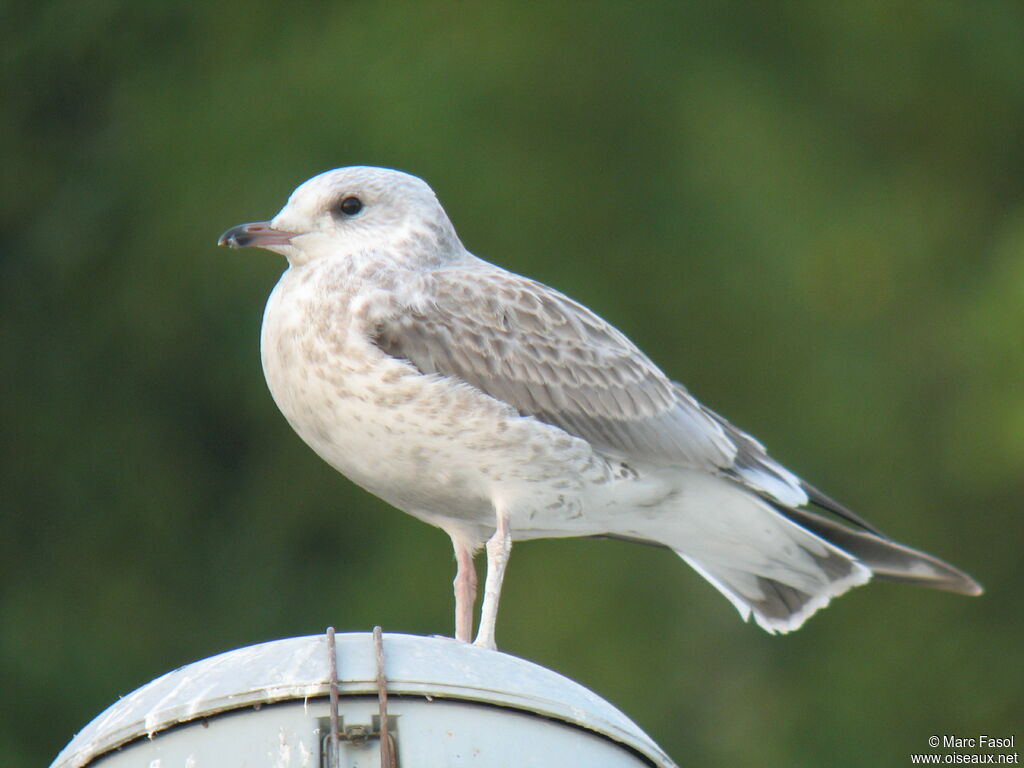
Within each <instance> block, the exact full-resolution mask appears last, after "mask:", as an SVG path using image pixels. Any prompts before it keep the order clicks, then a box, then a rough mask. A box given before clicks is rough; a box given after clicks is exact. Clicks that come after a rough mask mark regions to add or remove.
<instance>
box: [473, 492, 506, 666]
mask: <svg viewBox="0 0 1024 768" xmlns="http://www.w3.org/2000/svg"><path fill="white" fill-rule="evenodd" d="M511 552H512V535H511V534H510V533H509V530H508V518H507V517H505V516H504V515H503V514H502V513H501V512H498V527H497V529H496V530H495V531H494V535H493V536H491V538H489V539H488V540H487V581H485V582H484V604H483V607H481V609H480V629H479V631H478V632H477V635H476V640H475V641H474V642H473V645H479V646H481V647H483V648H492V649H493V648H496V647H497V646H496V645H495V644H494V625H495V623H496V622H497V621H498V599H499V598H500V597H501V582H502V581H503V580H504V578H505V566H506V565H508V556H509V554H510V553H511Z"/></svg>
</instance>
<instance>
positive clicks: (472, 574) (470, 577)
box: [452, 539, 476, 643]
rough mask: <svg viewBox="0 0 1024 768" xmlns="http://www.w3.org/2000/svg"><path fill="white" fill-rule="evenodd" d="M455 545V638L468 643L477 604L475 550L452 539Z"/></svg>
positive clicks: (471, 633)
mask: <svg viewBox="0 0 1024 768" xmlns="http://www.w3.org/2000/svg"><path fill="white" fill-rule="evenodd" d="M452 544H453V546H454V547H455V562H456V563H457V567H456V571H455V581H454V582H453V585H454V587H455V639H456V640H461V641H462V642H464V643H468V642H469V639H470V638H471V637H472V636H473V606H474V605H475V604H476V568H475V567H474V566H473V550H472V549H471V548H470V547H467V546H466V545H465V544H463V543H462V542H460V541H456V540H455V539H452Z"/></svg>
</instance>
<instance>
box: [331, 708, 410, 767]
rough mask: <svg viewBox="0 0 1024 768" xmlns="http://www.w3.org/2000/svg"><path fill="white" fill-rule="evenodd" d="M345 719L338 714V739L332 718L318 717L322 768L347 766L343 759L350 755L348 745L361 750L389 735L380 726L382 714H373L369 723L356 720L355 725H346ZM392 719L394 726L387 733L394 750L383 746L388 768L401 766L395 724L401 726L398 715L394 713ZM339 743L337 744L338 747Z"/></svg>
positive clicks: (388, 740)
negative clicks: (333, 733)
mask: <svg viewBox="0 0 1024 768" xmlns="http://www.w3.org/2000/svg"><path fill="white" fill-rule="evenodd" d="M344 721H345V718H344V717H341V716H339V717H338V731H337V739H334V738H332V734H331V718H330V717H321V718H318V719H317V724H318V725H319V730H320V734H321V736H320V765H321V766H322V768H341V766H342V765H343V764H342V762H341V758H342V756H343V755H347V754H348V751H347V749H346V746H348V747H351V748H352V749H354V750H359V749H362V748H364V747H368V746H369V744H370V742H371V741H376V742H380V741H381V737H382V736H384V735H385V734H384V733H383V732H382V730H381V727H380V715H373V717H372V718H371V721H370V724H369V725H367V724H365V723H352V724H351V725H346V724H345V722H344ZM390 721H391V722H390V723H389V725H390V728H389V729H388V731H387V734H386V738H387V743H388V746H389V747H390V749H389V750H386V751H385V749H381V752H385V755H386V758H383V759H388V768H398V751H397V750H396V749H395V746H396V745H395V731H396V728H395V726H396V725H397V722H396V721H397V717H396V716H395V715H391V717H390ZM335 744H337V746H335ZM381 746H383V744H381ZM335 750H337V751H335ZM388 753H389V754H388ZM356 764H357V765H368V763H365V762H358V763H356ZM345 765H346V766H347V765H349V764H348V763H346V764H345Z"/></svg>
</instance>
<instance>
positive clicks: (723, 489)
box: [617, 476, 981, 633]
mask: <svg viewBox="0 0 1024 768" xmlns="http://www.w3.org/2000/svg"><path fill="white" fill-rule="evenodd" d="M691 483H692V487H691V488H690V489H689V490H690V491H691V492H690V493H684V494H681V495H680V496H679V497H678V498H677V499H676V500H675V502H676V503H675V504H674V505H673V508H672V512H671V513H670V514H666V515H656V516H653V517H652V518H651V519H650V520H649V521H648V523H647V525H645V526H644V530H633V531H629V532H625V531H623V532H617V533H619V535H627V536H629V537H632V538H637V539H641V540H647V541H654V542H659V543H662V544H664V545H666V546H668V547H669V548H671V549H672V550H674V551H675V552H676V554H678V555H679V556H680V557H682V558H683V560H685V561H686V562H687V563H688V564H689V565H690V566H691V567H692V568H693V569H694V570H696V571H697V572H698V573H699V574H700V575H702V576H703V577H704V578H705V579H707V580H708V581H709V582H711V584H712V585H713V586H714V587H715V588H717V589H718V590H719V591H720V592H721V593H722V594H723V595H725V597H727V598H728V599H729V601H730V602H731V603H732V604H733V605H734V606H735V607H736V609H737V610H738V611H739V613H740V615H741V616H742V617H743V619H744V620H748V619H749V618H750V617H751V616H753V617H754V619H755V621H756V622H757V623H758V624H759V625H760V626H761V627H762V628H763V629H765V630H766V631H768V632H770V633H775V632H790V631H793V630H795V629H798V628H799V627H800V626H801V625H802V624H803V623H804V622H805V621H806V620H807V619H808V618H809V617H810V616H811V615H812V614H814V613H815V612H816V611H818V610H820V609H821V608H824V607H825V606H826V605H828V604H829V602H830V601H831V599H832V598H833V597H838V596H839V595H841V594H843V593H844V592H846V591H847V590H849V589H851V588H853V587H855V586H859V585H861V584H866V583H867V582H868V581H870V580H871V578H872V577H873V576H877V577H878V578H880V579H885V580H888V581H901V582H907V583H912V584H918V585H920V586H926V587H932V588H936V589H944V590H948V591H951V592H959V593H962V594H966V595H977V594H981V587H980V586H979V585H978V584H977V582H975V581H974V580H973V579H972V578H971V577H970V576H968V575H967V574H965V573H963V572H962V571H959V570H957V569H956V568H954V567H953V566H951V565H949V564H948V563H945V562H943V561H942V560H939V559H938V558H936V557H933V556H932V555H929V554H926V553H924V552H920V551H918V550H915V549H912V548H910V547H907V546H905V545H903V544H899V543H897V542H895V541H892V540H891V539H888V538H886V537H884V536H881V535H878V534H875V533H872V532H870V531H867V530H856V529H853V528H850V527H848V526H846V525H844V524H841V523H839V522H836V521H834V520H831V519H829V518H827V517H824V516H822V515H820V514H817V513H815V512H811V511H809V510H807V509H804V508H794V507H788V506H785V505H782V504H779V503H777V502H773V501H769V500H767V499H766V498H764V497H762V496H760V495H757V494H754V493H751V492H750V491H749V490H747V489H744V488H742V487H739V486H737V485H735V484H733V483H731V482H729V481H727V480H722V479H717V478H714V479H712V478H710V477H709V476H704V477H702V478H692V479H691Z"/></svg>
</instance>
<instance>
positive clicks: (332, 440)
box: [261, 261, 609, 541]
mask: <svg viewBox="0 0 1024 768" xmlns="http://www.w3.org/2000/svg"><path fill="white" fill-rule="evenodd" d="M382 291H383V289H382V288H381V286H380V284H379V282H376V281H374V282H371V281H368V280H366V279H365V277H364V276H360V275H358V274H353V271H352V270H351V268H348V269H346V268H345V265H339V264H335V265H331V264H329V263H325V262H323V261H313V262H310V263H309V264H307V265H304V266H302V267H298V268H295V267H293V268H291V269H289V270H288V271H286V272H285V273H284V275H282V277H281V280H280V281H279V282H278V284H277V286H276V287H275V289H274V291H273V293H272V294H271V296H270V299H269V301H268V302H267V307H266V311H265V313H264V318H263V332H262V340H261V346H262V356H263V370H264V374H265V376H266V379H267V384H268V385H269V387H270V391H271V393H272V395H273V397H274V400H275V402H276V403H277V405H278V407H279V408H280V409H281V411H282V413H283V414H284V415H285V418H287V419H288V422H289V423H290V424H291V425H292V427H293V428H294V429H295V431H296V432H297V433H298V434H299V436H300V437H301V438H302V439H303V440H304V441H305V442H306V443H307V444H308V445H309V446H310V447H312V448H313V450H314V451H316V452H317V454H319V455H320V456H321V457H322V458H323V459H324V460H326V461H327V462H328V463H329V464H331V465H332V466H333V467H334V468H335V469H337V470H338V471H340V472H342V473H343V474H345V475H346V476H348V477H349V478H350V479H352V480H353V481H355V482H356V483H358V484H359V485H361V486H363V487H364V488H366V489H367V490H369V491H371V492H372V493H374V494H376V495H378V496H380V497H381V498H383V499H385V500H386V501H388V502H389V503H391V504H393V505H395V506H396V507H398V508H400V509H402V510H404V511H406V512H409V513H410V514H413V515H415V516H417V517H420V518H421V519H424V520H427V521H428V522H431V523H432V524H434V525H438V526H439V527H442V528H444V529H446V530H449V531H450V530H452V529H453V528H457V529H459V530H460V532H462V533H463V534H464V535H467V536H471V537H472V538H474V539H477V540H479V541H482V540H483V539H484V538H486V536H487V535H489V531H490V530H491V529H492V527H493V520H494V512H493V509H494V504H495V503H504V504H506V505H507V506H508V507H510V508H511V509H512V516H513V519H512V529H513V532H514V533H515V532H517V530H518V531H519V535H516V538H525V537H530V538H532V537H533V535H548V536H550V535H559V533H561V534H562V535H580V534H581V530H580V529H581V527H582V528H586V526H587V518H586V516H585V515H584V510H583V502H582V500H581V499H582V498H583V495H584V486H585V485H586V484H587V483H589V482H591V481H592V480H594V479H597V480H599V481H601V482H603V481H604V480H606V479H607V475H608V474H609V469H608V465H607V462H606V461H605V460H604V459H603V458H601V457H599V456H596V455H595V454H594V453H593V452H592V451H591V449H590V446H589V445H588V444H587V443H585V442H583V441H581V440H577V439H575V438H573V437H570V436H569V435H567V434H566V433H565V432H563V431H562V430H560V429H557V428H555V427H551V426H549V425H547V424H543V423H541V422H538V421H536V420H534V419H532V418H524V417H522V416H520V415H519V414H518V413H517V412H516V411H515V410H514V409H513V408H512V407H511V406H509V405H507V404H505V403H501V402H499V401H497V400H495V399H493V398H491V397H489V396H487V395H485V394H483V393H482V392H480V391H479V390H476V389H474V388H472V387H470V386H468V385H466V384H462V383H459V382H457V381H455V380H453V379H450V378H446V377H441V376H424V375H423V374H421V373H420V372H419V371H418V370H416V369H415V368H414V367H412V366H411V365H410V364H408V363H406V362H404V361H401V360H396V359H393V358H390V357H388V356H387V355H386V354H385V353H383V352H382V351H381V350H380V349H379V348H378V347H376V346H375V345H374V344H373V343H372V340H371V338H370V336H371V333H372V329H371V328H368V327H367V322H368V321H367V316H372V311H370V309H371V308H370V307H369V305H370V304H371V303H373V301H374V300H376V299H378V298H379V297H380V295H381V293H382ZM528 532H532V533H528ZM593 532H601V531H593Z"/></svg>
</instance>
